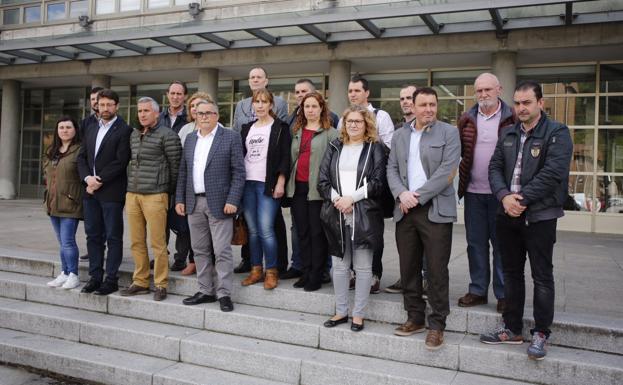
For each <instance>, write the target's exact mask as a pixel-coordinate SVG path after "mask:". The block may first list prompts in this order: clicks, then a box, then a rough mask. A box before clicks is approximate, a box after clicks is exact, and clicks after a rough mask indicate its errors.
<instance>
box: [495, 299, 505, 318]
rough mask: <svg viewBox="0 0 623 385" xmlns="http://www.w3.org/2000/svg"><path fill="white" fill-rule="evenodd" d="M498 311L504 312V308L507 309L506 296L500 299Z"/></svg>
mask: <svg viewBox="0 0 623 385" xmlns="http://www.w3.org/2000/svg"><path fill="white" fill-rule="evenodd" d="M496 310H497V311H498V313H500V314H503V313H504V310H506V300H505V299H504V298H500V299H498V305H497V307H496Z"/></svg>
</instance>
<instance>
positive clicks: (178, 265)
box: [171, 259, 186, 271]
mask: <svg viewBox="0 0 623 385" xmlns="http://www.w3.org/2000/svg"><path fill="white" fill-rule="evenodd" d="M185 268H186V262H185V261H182V260H180V259H176V260H175V262H173V264H172V265H171V271H182V270H184V269H185Z"/></svg>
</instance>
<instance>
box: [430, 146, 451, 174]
mask: <svg viewBox="0 0 623 385" xmlns="http://www.w3.org/2000/svg"><path fill="white" fill-rule="evenodd" d="M445 146H446V144H445V143H443V142H438V143H431V144H429V145H428V154H427V155H428V156H427V157H428V161H429V166H430V168H431V169H436V168H437V167H438V166H439V164H441V160H442V159H443V150H444V147H445Z"/></svg>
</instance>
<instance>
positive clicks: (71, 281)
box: [62, 273, 80, 289]
mask: <svg viewBox="0 0 623 385" xmlns="http://www.w3.org/2000/svg"><path fill="white" fill-rule="evenodd" d="M79 285H80V279H79V278H78V276H77V275H76V274H74V273H69V277H68V278H67V281H65V283H64V284H63V286H62V287H63V289H74V288H76V287H78V286H79Z"/></svg>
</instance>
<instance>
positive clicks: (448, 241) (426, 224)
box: [396, 203, 452, 330]
mask: <svg viewBox="0 0 623 385" xmlns="http://www.w3.org/2000/svg"><path fill="white" fill-rule="evenodd" d="M429 208H430V203H427V204H426V205H424V206H416V207H415V208H413V209H411V210H409V212H408V213H407V214H406V215H405V216H404V217H403V218H402V219H401V220H400V222H398V223H396V245H397V246H398V256H399V259H400V279H401V281H402V288H403V290H404V292H403V297H404V307H405V310H406V311H407V317H408V319H409V320H411V321H413V322H415V323H417V324H424V321H425V315H424V311H425V310H426V301H424V300H423V299H422V266H423V264H424V254H426V268H427V270H428V302H429V304H430V307H431V309H432V311H431V313H430V315H429V316H428V326H429V328H430V329H434V330H444V329H445V328H446V317H447V316H448V314H450V303H449V297H448V296H449V293H448V292H449V287H448V285H449V282H448V280H449V278H448V262H449V261H450V251H451V249H452V223H434V222H431V221H430V220H429V219H428V210H429Z"/></svg>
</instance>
